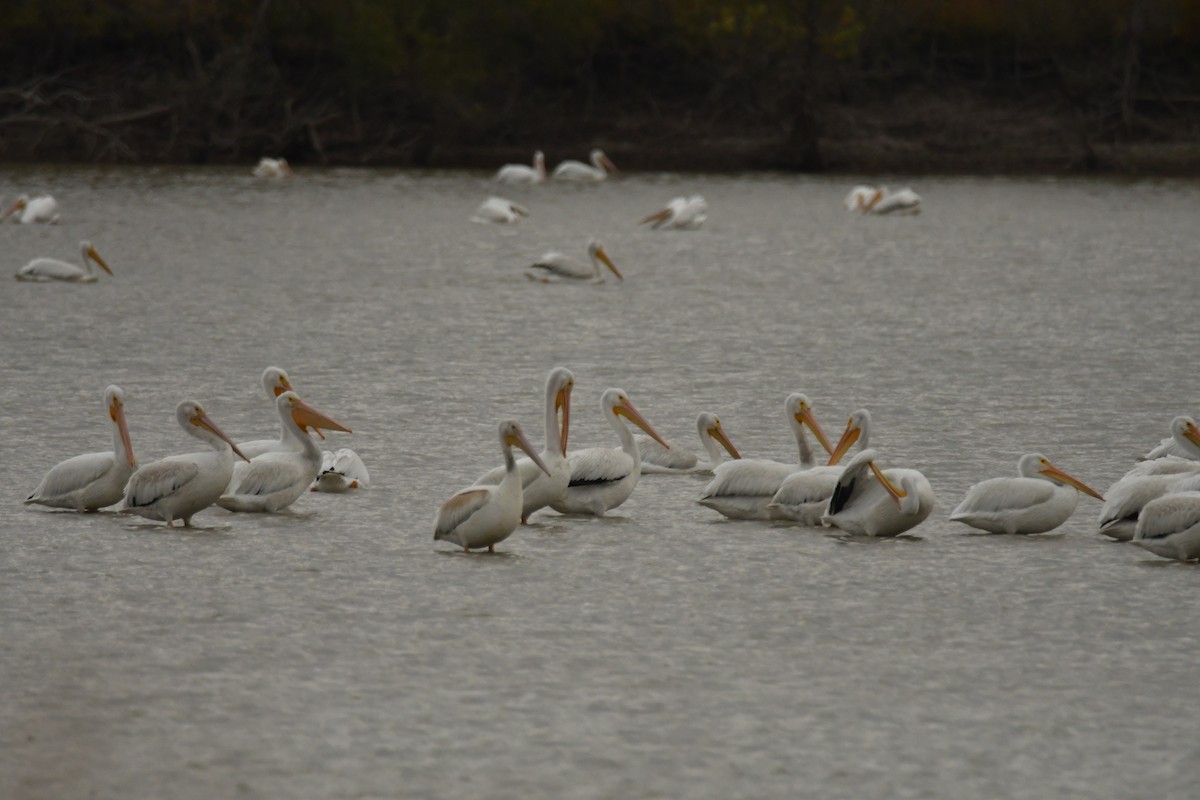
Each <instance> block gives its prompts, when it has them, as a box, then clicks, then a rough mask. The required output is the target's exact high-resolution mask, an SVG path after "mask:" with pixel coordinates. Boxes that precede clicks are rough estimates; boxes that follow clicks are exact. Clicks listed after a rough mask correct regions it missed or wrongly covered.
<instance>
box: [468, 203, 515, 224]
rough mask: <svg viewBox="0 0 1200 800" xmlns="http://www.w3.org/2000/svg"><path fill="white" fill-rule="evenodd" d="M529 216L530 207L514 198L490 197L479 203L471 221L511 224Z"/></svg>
mask: <svg viewBox="0 0 1200 800" xmlns="http://www.w3.org/2000/svg"><path fill="white" fill-rule="evenodd" d="M528 216H529V209H528V208H526V207H525V206H523V205H521V204H520V203H514V202H513V201H512V200H505V199H504V198H503V197H489V198H488V199H487V200H484V201H483V202H482V203H480V204H479V208H477V209H475V213H474V214H473V215H472V216H471V222H482V223H494V224H497V225H511V224H513V223H515V222H520V221H521V218H522V217H528Z"/></svg>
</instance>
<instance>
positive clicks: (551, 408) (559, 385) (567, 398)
mask: <svg viewBox="0 0 1200 800" xmlns="http://www.w3.org/2000/svg"><path fill="white" fill-rule="evenodd" d="M574 388H575V375H574V374H573V373H572V372H571V370H569V369H567V368H566V367H555V368H554V369H552V370H550V374H549V375H547V376H546V404H545V426H546V427H545V430H546V447H545V449H543V450H542V454H541V462H542V463H541V467H540V468H539V467H538V465H537V464H535V463H533V461H531V460H529V459H527V458H522V459H520V460H518V461H517V472H519V473H520V475H521V523H522V524H524V523H526V522H528V521H529V515H530V514H532V513H533V512H535V511H537V510H538V509H540V508H545V507H546V506H548V505H550V503H551V502H552V501H554V500H559V499H561V498H562V497H563V494H564V493H565V492H566V491H567V484H568V483H569V482H570V480H571V466H570V464H569V463H568V462H567V435H568V430H569V428H570V424H571V391H572V390H573V389H574ZM560 410H561V411H562V422H561V424H560V423H559V418H558V412H559V411H560ZM507 474H508V471H507V468H506V467H497V468H496V469H493V470H490V471H488V472H485V473H484V474H483V475H481V476H480V477H479V479H478V480H477V481H475V485H476V486H494V485H496V484H498V483H500V482H501V481H503V480H504V477H505V476H506V475H507Z"/></svg>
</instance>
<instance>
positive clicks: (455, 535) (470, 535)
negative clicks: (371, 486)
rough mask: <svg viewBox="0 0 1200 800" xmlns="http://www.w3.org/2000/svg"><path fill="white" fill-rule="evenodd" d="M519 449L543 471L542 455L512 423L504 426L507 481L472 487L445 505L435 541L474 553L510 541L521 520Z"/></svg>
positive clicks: (460, 492) (503, 448) (503, 449)
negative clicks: (515, 449) (516, 449)
mask: <svg viewBox="0 0 1200 800" xmlns="http://www.w3.org/2000/svg"><path fill="white" fill-rule="evenodd" d="M513 447H519V448H521V449H522V450H524V451H525V453H526V455H528V456H529V458H530V459H531V460H532V461H533V463H534V464H536V465H537V466H538V467H539V468H540V469H541V470H542V471H543V472H548V470H547V469H546V467H545V465H544V464H542V459H541V456H539V455H538V454H537V453H535V452H534V450H533V445H531V444H530V443H529V440H528V439H526V438H525V434H524V432H523V431H522V430H521V426H520V425H518V424H517V423H516V422H514V421H512V420H507V421H505V422H501V423H500V450H501V452H503V453H504V480H502V481H500V483H499V484H498V485H496V486H478V485H475V486H468V487H467V488H466V489H461V490H459V491H458V492H457V493H456V494H455V495H454V496H453V497H451V498H450V499H449V500H447V501H446V502H445V503H443V504H442V507H441V508H440V509H439V510H438V514H437V520H436V521H435V522H434V527H433V539H434V541H437V540H438V539H445V540H446V541H448V542H453V543H454V544H456V545H458V546H459V547H461V548H462V549H463V551H464V552H465V551H470V550H473V549H477V548H480V547H486V548H487V549H488V552H489V553H493V552H495V547H496V543H497V542H501V541H503V540H504V539H507V538H508V535H509V534H510V533H512V532H513V531H514V530H516V527H517V525H518V523H520V521H521V495H522V491H521V473H520V472H518V471H517V462H516V459H514V458H513V454H512V448H513Z"/></svg>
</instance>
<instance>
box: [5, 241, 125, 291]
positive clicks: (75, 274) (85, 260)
mask: <svg viewBox="0 0 1200 800" xmlns="http://www.w3.org/2000/svg"><path fill="white" fill-rule="evenodd" d="M79 261H80V264H82V266H80V265H79V264H71V263H69V262H67V261H60V260H58V259H57V258H35V259H34V260H33V261H30V262H29V263H28V264H26V265H25V266H23V267H21V268H20V269H19V270H17V274H16V278H17V280H19V281H39V282H44V281H71V282H74V283H95V282H96V275H95V273H93V272H92V263H91V262H92V261H95V262H96V263H97V264H99V265H100V268H101V269H103V270H104V271H105V272H107V273H108V274H109V275H112V274H113V272H112V270H111V269H109V267H108V264H106V263H104V259H103V258H101V257H100V254H99V253H97V252H96V248H94V247H92V243H91V242H87V241H84V242H80V243H79Z"/></svg>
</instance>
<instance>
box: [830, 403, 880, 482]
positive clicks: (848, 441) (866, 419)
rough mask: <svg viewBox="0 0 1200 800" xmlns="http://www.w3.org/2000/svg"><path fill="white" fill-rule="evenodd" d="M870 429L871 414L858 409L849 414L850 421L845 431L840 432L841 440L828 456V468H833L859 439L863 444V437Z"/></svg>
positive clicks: (863, 409)
mask: <svg viewBox="0 0 1200 800" xmlns="http://www.w3.org/2000/svg"><path fill="white" fill-rule="evenodd" d="M870 428H871V412H869V411H867V410H866V409H865V408H860V409H859V410H858V411H855V412H854V413H853V414H851V415H850V419H849V420H848V421H847V422H846V430H844V431H842V438H841V439H839V440H838V443H837V446H836V447H834V448H833V452H831V453H830V454H829V466H833V465H835V464H837V463H838V462H839V461H841V460H842V456H844V455H846V451H847V450H849V449H850V448H851V447H853V446H854V443H855V442H857V441H858V440H859V438H863V440H864V444H865V442H866V440H865V437H866V435H867V432H868V431H869V430H870ZM847 468H849V465H847Z"/></svg>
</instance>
